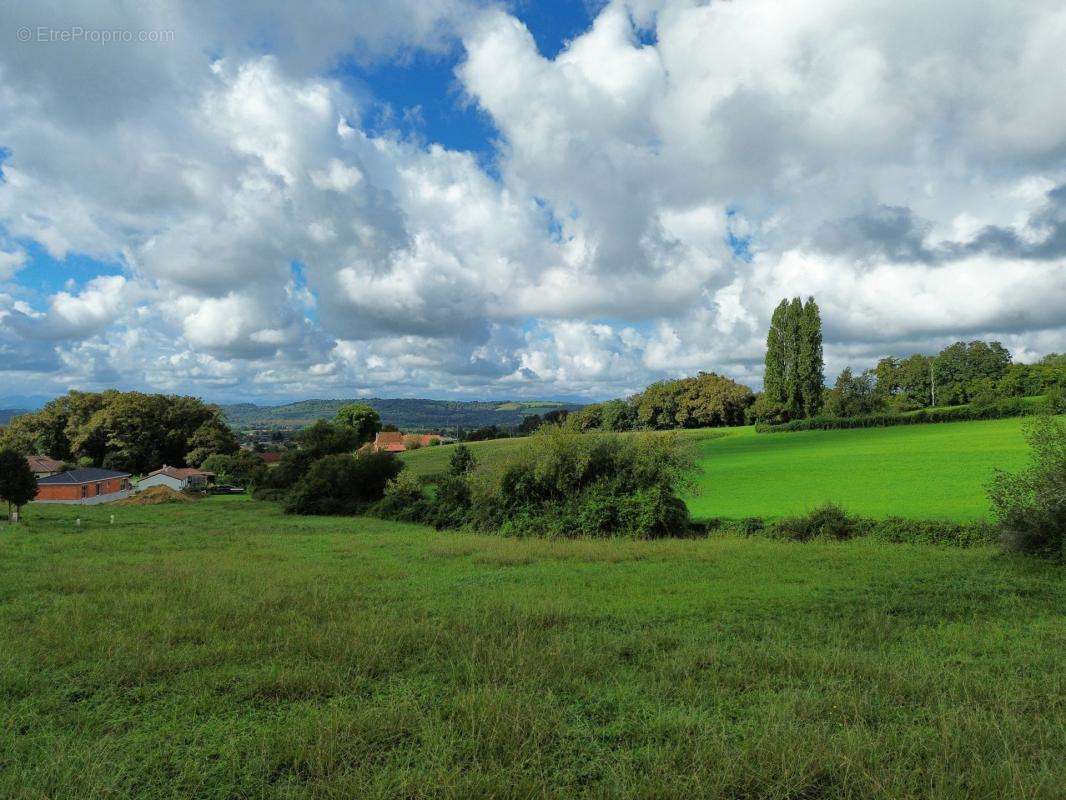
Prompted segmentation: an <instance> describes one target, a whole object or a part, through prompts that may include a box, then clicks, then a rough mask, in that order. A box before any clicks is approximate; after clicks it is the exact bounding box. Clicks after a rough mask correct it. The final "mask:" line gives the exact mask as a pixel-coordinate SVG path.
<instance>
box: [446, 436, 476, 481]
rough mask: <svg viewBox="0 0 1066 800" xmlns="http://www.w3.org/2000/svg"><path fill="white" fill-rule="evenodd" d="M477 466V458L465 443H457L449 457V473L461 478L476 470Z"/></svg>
mask: <svg viewBox="0 0 1066 800" xmlns="http://www.w3.org/2000/svg"><path fill="white" fill-rule="evenodd" d="M475 467H477V459H476V458H475V457H474V454H473V453H471V452H470V448H469V447H467V446H466V445H465V444H457V445H456V446H455V449H454V450H452V454H451V456H450V457H449V459H448V474H449V475H452V476H454V477H456V478H461V477H462V476H463V475H466V474H468V473H470V472H473V471H474V468H475Z"/></svg>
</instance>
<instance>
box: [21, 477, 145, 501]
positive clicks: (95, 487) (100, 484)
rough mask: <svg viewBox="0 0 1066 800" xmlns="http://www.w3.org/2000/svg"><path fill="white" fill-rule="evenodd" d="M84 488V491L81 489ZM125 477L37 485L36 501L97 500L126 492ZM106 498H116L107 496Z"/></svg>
mask: <svg viewBox="0 0 1066 800" xmlns="http://www.w3.org/2000/svg"><path fill="white" fill-rule="evenodd" d="M83 489H84V492H83V491H82V490H83ZM128 490H129V480H128V479H127V478H108V479H107V480H103V481H92V482H91V483H60V484H48V483H46V484H43V485H41V486H39V487H37V497H36V501H37V502H38V503H84V502H99V501H97V499H96V498H99V497H107V496H108V495H117V494H122V495H123V496H125V494H127V493H128ZM108 499H117V498H111V497H108Z"/></svg>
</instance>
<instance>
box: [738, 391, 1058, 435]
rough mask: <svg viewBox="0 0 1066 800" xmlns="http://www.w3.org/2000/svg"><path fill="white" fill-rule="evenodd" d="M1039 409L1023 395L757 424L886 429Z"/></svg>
mask: <svg viewBox="0 0 1066 800" xmlns="http://www.w3.org/2000/svg"><path fill="white" fill-rule="evenodd" d="M1038 410H1039V409H1038V408H1036V407H1035V406H1033V405H1030V404H1027V403H1025V402H1024V401H1023V400H1022V399H1021V398H1018V397H1011V398H1007V399H1005V400H998V401H996V402H994V403H991V404H989V405H980V406H954V407H952V408H925V409H922V410H921V411H916V412H914V413H913V414H868V415H866V416H862V417H810V418H808V419H795V420H792V421H791V422H787V423H785V424H783V425H757V426H756V430H757V431H758V432H759V433H794V432H796V431H813V430H823V431H828V430H840V429H844V428H886V427H890V426H893V425H923V424H927V423H935V422H964V421H967V420H980V419H1004V418H1006V417H1021V416H1025V415H1027V414H1033V413H1036V412H1037V411H1038Z"/></svg>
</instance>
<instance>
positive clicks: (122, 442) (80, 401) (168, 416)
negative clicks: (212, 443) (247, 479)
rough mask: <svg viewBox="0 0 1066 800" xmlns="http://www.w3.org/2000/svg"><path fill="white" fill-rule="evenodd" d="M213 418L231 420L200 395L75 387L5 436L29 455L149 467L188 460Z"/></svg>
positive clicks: (119, 466)
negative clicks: (196, 436)
mask: <svg viewBox="0 0 1066 800" xmlns="http://www.w3.org/2000/svg"><path fill="white" fill-rule="evenodd" d="M209 422H210V423H211V425H212V426H215V427H216V428H217V429H219V430H222V429H224V427H225V425H226V421H225V419H224V418H223V416H222V413H221V411H220V410H219V409H218V408H217V407H215V406H210V405H206V404H204V403H203V402H202V401H201V400H199V399H197V398H195V397H181V396H174V395H161V394H143V393H140V392H118V391H114V390H110V391H106V392H69V393H68V394H66V395H64V396H63V397H57V398H56V399H55V400H52V401H51V402H50V403H48V404H47V405H46V406H45V407H44V408H42V409H41V410H40V411H37V412H35V413H33V414H25V415H23V416H21V417H18V418H16V419H15V420H14V421H13V422H12V425H11V426H10V429H9V430H8V431H7V433H6V434H5V439H4V440H5V443H6V444H8V445H10V446H12V447H14V449H16V450H18V451H19V452H21V453H23V454H26V455H29V454H31V453H43V454H45V455H49V456H51V457H52V458H56V459H59V460H60V461H67V462H78V463H87V464H89V465H91V466H102V465H107V466H110V467H114V468H117V469H124V470H128V471H130V472H145V471H148V470H150V469H154V468H155V467H158V466H160V465H161V464H164V463H165V464H173V465H175V466H180V465H182V464H185V463H187V456H188V455H189V451H190V450H192V449H194V447H190V444H189V441H190V439H191V438H192V437H193V435H194V434H196V432H197V430H198V429H199V428H200V427H201V426H203V425H204V424H205V423H209ZM228 446H229V445H225V447H228Z"/></svg>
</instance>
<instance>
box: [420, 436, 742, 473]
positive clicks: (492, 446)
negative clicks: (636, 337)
mask: <svg viewBox="0 0 1066 800" xmlns="http://www.w3.org/2000/svg"><path fill="white" fill-rule="evenodd" d="M736 430H741V429H739V428H700V429H697V430H683V431H677V433H678V435H680V436H681V437H682V438H685V439H689V440H691V441H694V442H702V441H706V440H708V439H717V438H721V437H723V436H726V435H728V434H729V433H732V432H734V431H736ZM619 435H621V436H629V435H630V434H628V433H623V434H619ZM526 442H527V439H525V438H523V437H516V438H513V439H490V440H488V441H485V442H467V443H466V446H467V447H468V448H470V452H472V453H473V454H474V457H475V458H477V460H478V463H479V464H482V465H484V466H488V467H499V466H501V465H502V464H505V463H506V462H507V461H508V459H510V458H513V457H514V456H515V455H516V454H517V453H518V452H519V451H520V450H521V448H523V447H524V446H525V445H526ZM454 451H455V445H454V444H446V445H439V446H437V447H420V448H419V449H417V450H410V451H408V452H406V453H403V454H402V455H401V456H400V457H401V458H402V459H403V462H404V464H405V465H406V467H407V469H409V470H411V471H412V472H414V473H415V474H416V475H439V474H441V473H443V472H447V471H448V459H450V458H451V455H452V453H453V452H454Z"/></svg>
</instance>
